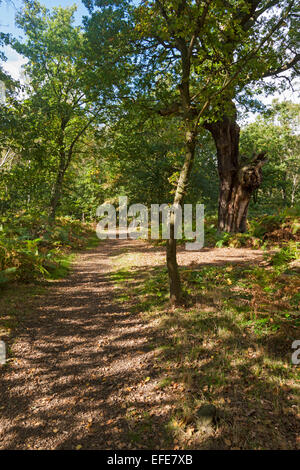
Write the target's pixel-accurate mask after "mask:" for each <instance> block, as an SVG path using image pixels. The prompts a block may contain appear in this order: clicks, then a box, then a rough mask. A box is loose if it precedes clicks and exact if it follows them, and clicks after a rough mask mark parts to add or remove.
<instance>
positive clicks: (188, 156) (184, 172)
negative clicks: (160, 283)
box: [167, 130, 197, 305]
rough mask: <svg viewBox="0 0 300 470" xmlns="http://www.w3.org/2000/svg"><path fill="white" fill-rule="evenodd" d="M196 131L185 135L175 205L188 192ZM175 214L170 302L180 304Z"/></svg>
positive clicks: (169, 257) (169, 251) (170, 255)
mask: <svg viewBox="0 0 300 470" xmlns="http://www.w3.org/2000/svg"><path fill="white" fill-rule="evenodd" d="M196 138H197V136H196V133H195V132H194V131H192V130H187V131H186V135H185V144H186V153H185V160H184V164H183V166H182V169H181V172H180V175H179V179H178V183H177V188H176V193H175V196H174V201H173V205H174V206H175V207H176V206H177V205H182V203H183V199H184V196H185V193H186V188H187V184H188V180H189V175H190V172H191V169H192V166H193V161H194V156H195V147H196ZM174 224H175V215H174V212H172V213H171V216H170V239H169V240H167V267H168V276H169V285H170V302H171V304H172V305H178V304H180V303H181V301H182V290H181V282H180V276H179V271H178V264H177V256H176V251H177V245H176V239H175V226H174Z"/></svg>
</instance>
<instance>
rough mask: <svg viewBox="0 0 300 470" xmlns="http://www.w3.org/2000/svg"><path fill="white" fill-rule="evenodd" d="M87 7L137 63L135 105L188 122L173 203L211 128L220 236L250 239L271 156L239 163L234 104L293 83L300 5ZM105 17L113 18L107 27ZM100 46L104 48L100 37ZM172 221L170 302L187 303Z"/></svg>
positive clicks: (243, 1)
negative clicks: (273, 81) (272, 81)
mask: <svg viewBox="0 0 300 470" xmlns="http://www.w3.org/2000/svg"><path fill="white" fill-rule="evenodd" d="M85 4H86V5H87V6H88V7H89V8H90V9H91V11H92V10H93V8H95V7H98V9H96V11H95V12H94V14H93V15H92V18H91V20H90V26H91V29H90V31H93V28H94V30H95V24H100V25H102V26H101V27H102V29H103V28H104V29H105V32H106V37H107V44H109V43H110V44H111V47H112V44H115V50H118V47H117V44H118V43H119V44H120V45H122V44H124V34H123V32H124V31H125V32H126V38H127V43H126V44H127V46H128V50H127V51H126V52H127V54H131V57H130V59H129V60H131V62H132V63H133V62H135V64H136V75H135V77H134V80H133V82H132V88H131V96H132V97H133V98H134V99H135V100H136V102H137V103H139V104H141V105H143V106H146V107H148V108H151V109H152V110H153V111H154V112H158V113H160V114H161V115H162V116H166V117H167V116H171V115H172V116H174V115H176V116H179V117H180V118H181V121H182V127H183V128H184V131H185V132H184V134H185V138H184V141H185V149H186V150H185V160H184V164H183V166H182V169H181V172H180V175H179V178H178V183H177V189H176V192H175V196H174V204H175V205H176V204H182V202H183V199H184V196H185V193H186V191H187V186H188V182H189V176H190V173H191V170H192V166H193V161H194V156H195V149H196V145H197V136H198V133H199V131H200V129H203V128H205V129H207V130H208V131H209V132H210V133H211V134H212V137H213V139H214V141H215V144H216V149H217V157H218V172H219V180H220V193H219V222H218V226H219V229H220V230H222V231H228V232H239V231H245V230H246V219H247V210H248V205H249V201H250V197H251V194H252V193H253V191H254V190H255V189H257V188H258V187H259V185H260V182H261V175H262V165H263V163H264V161H265V154H264V153H261V154H258V155H255V156H254V158H253V160H252V161H250V162H247V163H246V164H245V163H244V162H242V161H241V159H240V155H239V126H238V125H237V113H236V106H235V103H234V101H236V100H242V101H244V102H245V101H246V102H248V103H249V102H250V104H251V99H249V96H250V97H251V95H252V94H253V90H255V89H256V88H257V87H263V88H264V90H267V89H268V87H270V86H271V85H268V84H266V83H264V82H262V80H263V79H264V78H266V77H277V76H278V74H280V73H281V72H286V71H288V70H289V71H292V73H291V72H290V73H289V77H286V79H287V80H290V78H291V76H292V75H293V73H295V72H296V65H297V63H298V60H299V54H297V52H296V45H297V31H298V29H299V28H298V27H297V22H298V13H297V8H296V1H295V0H284V1H272V0H263V1H259V0H234V1H231V0H227V1H224V0H222V1H220V0H172V1H169V0H168V1H166V0H147V1H142V2H140V3H139V4H138V5H137V6H135V5H129V4H128V2H124V1H122V0H118V1H110V0H105V1H102V0H94V1H93V0H86V1H85ZM103 18H106V19H108V18H109V21H108V22H106V24H105V26H104V22H103ZM102 37H103V35H102ZM93 41H94V43H95V44H96V43H97V39H96V37H95V35H94V37H93ZM130 46H131V47H130ZM102 47H104V46H103V44H102ZM119 51H122V49H121V48H120V47H119ZM121 55H122V53H121ZM118 57H119V56H118ZM282 80H284V79H282ZM271 87H272V86H271ZM173 222H174V220H171V239H170V240H168V243H167V265H168V272H169V280H170V297H171V302H172V303H177V302H180V301H181V297H182V295H181V287H180V278H179V273H178V266H177V260H176V240H175V238H174V226H173Z"/></svg>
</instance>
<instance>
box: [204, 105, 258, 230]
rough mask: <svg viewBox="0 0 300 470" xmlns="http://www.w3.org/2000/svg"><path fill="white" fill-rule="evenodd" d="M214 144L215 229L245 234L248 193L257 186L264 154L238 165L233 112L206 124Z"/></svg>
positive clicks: (235, 125)
mask: <svg viewBox="0 0 300 470" xmlns="http://www.w3.org/2000/svg"><path fill="white" fill-rule="evenodd" d="M205 127H206V129H208V130H209V131H210V132H211V134H212V137H213V139H214V141H215V144H216V148H217V158H218V173H219V178H220V188H219V209H218V230H219V231H225V232H245V231H246V230H247V214H248V206H249V202H250V198H251V195H252V193H253V192H254V191H255V190H256V189H257V188H258V187H259V186H260V184H261V180H262V169H261V168H262V165H263V163H264V162H265V161H266V159H265V154H264V153H262V154H259V155H257V156H256V157H255V158H254V159H253V160H252V162H250V163H248V164H247V165H242V164H241V161H240V156H239V138H240V128H239V126H238V124H237V123H236V115H235V113H234V114H233V115H232V116H226V115H224V116H223V117H222V119H221V120H219V121H217V122H213V123H206V124H205Z"/></svg>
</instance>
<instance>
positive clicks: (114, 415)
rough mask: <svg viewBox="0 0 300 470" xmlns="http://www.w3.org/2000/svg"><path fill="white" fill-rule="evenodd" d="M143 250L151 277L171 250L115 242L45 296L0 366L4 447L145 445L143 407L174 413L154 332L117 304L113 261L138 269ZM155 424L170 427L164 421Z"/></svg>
mask: <svg viewBox="0 0 300 470" xmlns="http://www.w3.org/2000/svg"><path fill="white" fill-rule="evenodd" d="M179 251H180V252H179V264H184V265H188V264H192V265H194V264H199V263H200V264H202V263H208V264H210V263H213V264H216V265H219V264H220V265H222V264H224V263H225V262H231V263H234V262H239V263H241V262H243V263H248V262H249V261H250V260H251V261H254V262H258V261H261V260H262V253H261V252H258V251H252V250H245V249H231V248H228V249H227V248H225V249H224V248H222V249H207V250H206V249H204V250H203V251H201V252H197V253H196V252H185V251H184V250H183V249H180V250H179ZM138 252H139V256H138V257H137V258H136V259H138V262H137V265H139V266H140V267H141V264H142V265H143V269H145V270H146V271H147V269H148V268H147V267H148V266H153V265H160V264H163V263H164V262H165V254H164V249H163V248H158V247H153V246H151V245H149V244H147V243H145V242H143V241H140V240H137V241H133V240H119V239H117V240H108V241H105V242H102V243H100V244H99V246H98V247H97V248H96V249H93V250H91V251H88V252H84V253H81V254H79V255H78V257H77V259H76V262H75V263H74V265H73V268H72V272H71V273H70V275H69V276H68V277H67V278H65V279H61V280H58V281H55V282H52V283H51V285H50V287H49V288H48V289H47V292H46V295H42V296H40V297H37V298H36V299H35V301H34V305H33V308H32V312H31V315H29V316H28V317H26V319H25V320H24V323H22V325H21V328H20V334H19V335H18V338H17V339H16V341H15V342H14V344H13V346H12V356H13V358H14V359H13V360H12V361H11V362H10V363H9V365H8V367H3V368H2V369H1V370H0V378H1V380H0V449H76V448H77V449H79V448H82V449H121V448H136V447H139V446H138V443H136V444H135V445H132V444H131V443H130V442H132V437H134V436H131V434H130V433H131V426H130V422H131V419H132V417H133V414H134V413H136V410H140V413H149V414H151V413H152V411H153V409H154V408H155V405H156V404H157V403H159V404H160V405H161V404H162V403H164V410H165V412H166V413H169V412H170V410H171V409H172V397H171V396H170V395H169V394H168V392H166V391H165V390H158V389H157V388H156V387H155V383H152V381H151V382H150V380H149V375H151V374H152V371H153V367H154V366H153V363H154V356H155V352H154V351H153V348H151V340H152V341H153V338H154V336H153V335H154V334H155V332H154V330H153V327H152V326H151V325H148V324H147V323H145V321H143V319H142V316H141V315H140V314H139V313H136V312H135V313H132V311H130V309H129V307H128V305H126V302H125V303H123V304H121V303H119V302H116V300H114V290H115V287H114V285H113V282H112V281H111V273H112V272H113V270H114V269H113V266H112V264H113V263H114V260H116V259H117V258H118V256H119V255H120V253H126V255H128V262H129V263H130V265H134V264H135V261H134V260H135V254H136V253H138ZM141 254H142V256H141ZM18 308H19V309H22V305H18ZM133 404H134V407H132V405H133ZM133 408H134V410H135V411H133ZM153 420H154V421H153V422H156V423H157V429H163V427H164V423H165V417H164V416H159V414H158V415H157V416H155V417H154V418H153ZM157 429H155V428H154V429H153V432H152V431H151V430H149V429H148V430H147V432H149V435H150V436H152V438H153V441H152V442H151V443H150V442H149V446H151V445H152V446H156V447H157V448H159V446H160V439H161V437H162V436H161V435H160V432H159V431H157ZM137 442H138V441H137ZM150 448H151V447H150Z"/></svg>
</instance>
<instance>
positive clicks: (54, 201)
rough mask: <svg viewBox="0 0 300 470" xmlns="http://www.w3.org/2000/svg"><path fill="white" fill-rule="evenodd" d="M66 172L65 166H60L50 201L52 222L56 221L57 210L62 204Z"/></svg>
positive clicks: (50, 218)
mask: <svg viewBox="0 0 300 470" xmlns="http://www.w3.org/2000/svg"><path fill="white" fill-rule="evenodd" d="M64 174H65V171H64V170H63V168H61V167H60V168H59V171H58V174H57V176H56V181H55V184H54V187H53V191H52V197H51V201H50V214H49V220H50V222H54V220H55V217H56V212H57V209H58V207H59V204H60V199H61V195H62V186H63V180H64Z"/></svg>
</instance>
